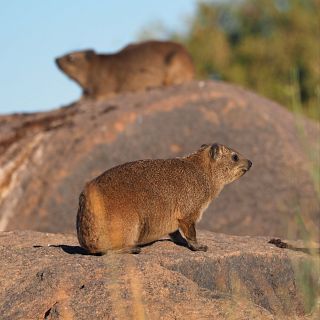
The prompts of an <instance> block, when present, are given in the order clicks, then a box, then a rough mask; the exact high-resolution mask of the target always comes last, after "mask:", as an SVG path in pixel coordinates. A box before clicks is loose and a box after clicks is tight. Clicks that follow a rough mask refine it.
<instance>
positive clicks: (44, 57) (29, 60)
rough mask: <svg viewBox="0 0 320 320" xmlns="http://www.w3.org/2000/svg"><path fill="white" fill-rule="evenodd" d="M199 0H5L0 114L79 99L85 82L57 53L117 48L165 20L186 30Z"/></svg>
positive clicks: (0, 14)
mask: <svg viewBox="0 0 320 320" xmlns="http://www.w3.org/2000/svg"><path fill="white" fill-rule="evenodd" d="M196 3H197V1H196V0H161V1H150V0H116V1H114V0H90V1H89V0H51V1H48V0H46V1H44V0H26V1H17V0H12V1H8V0H7V1H5V0H0V8H1V11H0V26H1V28H0V43H1V51H0V88H1V91H0V92H1V98H0V113H1V114H4V113H12V112H32V111H44V110H48V109H52V108H56V107H59V106H62V105H65V104H68V103H70V102H72V101H74V100H76V99H77V98H78V97H79V96H80V94H81V90H80V87H78V85H77V84H76V83H74V82H72V81H71V80H69V79H68V78H67V77H66V76H65V75H64V74H63V73H61V72H60V71H59V70H58V69H57V67H56V66H55V64H54V58H55V57H57V56H59V55H62V54H64V53H66V52H68V51H72V50H77V49H85V48H93V49H95V50H96V51H98V52H110V51H116V50H118V49H120V48H121V47H123V46H124V45H126V44H127V43H129V42H132V41H135V40H136V39H137V37H138V35H139V34H140V31H141V30H142V29H143V28H146V27H148V26H149V25H150V26H152V25H154V24H155V23H157V22H161V23H162V24H163V25H164V26H165V27H166V28H168V29H169V30H177V29H181V30H183V27H184V26H185V22H186V20H187V18H188V17H190V16H192V13H193V12H194V10H195V7H196Z"/></svg>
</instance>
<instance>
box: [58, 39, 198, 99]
mask: <svg viewBox="0 0 320 320" xmlns="http://www.w3.org/2000/svg"><path fill="white" fill-rule="evenodd" d="M56 63H57V65H58V67H59V68H60V69H61V70H62V71H63V72H64V73H66V74H67V75H68V76H69V77H70V78H71V79H73V80H74V81H76V82H77V83H78V84H79V85H80V86H81V87H82V88H83V95H84V97H89V98H93V99H103V98H107V97H110V96H112V95H114V94H117V93H120V92H126V91H140V90H145V89H148V88H151V87H159V86H169V85H173V84H179V83H183V82H186V81H189V80H192V79H193V77H194V66H193V63H192V60H191V57H190V55H189V54H188V52H187V51H186V49H185V48H184V47H183V46H181V45H180V44H178V43H174V42H169V41H164V42H161V41H147V42H142V43H137V44H131V45H129V46H127V47H125V48H124V49H122V50H121V51H119V52H117V53H114V54H103V55H102V54H96V53H95V52H94V51H93V50H86V51H76V52H71V53H69V54H66V55H64V56H62V57H59V58H57V59H56Z"/></svg>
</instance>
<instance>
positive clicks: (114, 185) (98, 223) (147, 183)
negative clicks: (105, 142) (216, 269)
mask: <svg viewBox="0 0 320 320" xmlns="http://www.w3.org/2000/svg"><path fill="white" fill-rule="evenodd" d="M251 166H252V162H251V161H250V160H248V159H246V158H244V157H243V156H242V155H241V154H240V153H238V152H237V151H235V150H232V149H230V148H228V147H226V146H224V145H221V144H218V143H214V144H212V145H202V146H201V148H200V149H199V150H197V151H196V152H194V153H192V154H190V155H187V156H185V157H181V158H175V159H165V160H164V159H158V160H139V161H134V162H129V163H125V164H122V165H119V166H117V167H113V168H111V169H109V170H107V171H105V172H104V173H102V174H101V175H100V176H98V177H96V178H95V179H93V180H92V181H90V182H88V183H87V184H86V186H85V188H84V190H83V192H82V193H81V194H80V198H79V209H78V214H77V234H78V239H79V243H80V245H81V246H82V247H83V248H85V249H87V250H88V251H89V252H90V253H106V252H107V251H109V250H114V251H118V252H132V253H137V252H139V251H140V247H139V245H141V244H145V243H149V242H151V241H154V240H157V239H159V238H161V237H163V236H164V235H167V234H169V235H171V238H172V239H174V237H173V236H176V235H177V233H179V232H180V231H181V232H182V235H183V237H184V238H185V240H186V241H187V243H188V247H189V248H190V249H191V250H201V251H206V250H207V246H205V245H202V244H199V243H198V242H197V238H196V229H195V224H196V222H197V221H199V220H200V219H201V216H202V214H203V212H204V210H205V209H206V208H207V207H208V205H209V204H210V202H211V201H212V200H213V199H214V198H216V197H217V196H218V195H219V193H220V192H221V190H222V189H223V187H224V186H225V185H226V184H228V183H231V182H232V181H235V180H237V179H239V178H240V177H241V176H243V175H244V174H245V173H246V172H247V171H248V170H249V169H250V167H251Z"/></svg>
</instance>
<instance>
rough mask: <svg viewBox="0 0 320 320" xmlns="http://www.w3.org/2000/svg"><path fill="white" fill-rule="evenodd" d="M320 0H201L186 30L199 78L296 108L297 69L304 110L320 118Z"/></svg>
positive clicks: (177, 36) (179, 37)
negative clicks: (294, 78) (293, 91)
mask: <svg viewBox="0 0 320 320" xmlns="http://www.w3.org/2000/svg"><path fill="white" fill-rule="evenodd" d="M319 4H320V1H319V0H243V1H222V2H211V1H200V2H199V3H198V7H197V11H196V13H195V15H194V17H193V18H192V19H191V21H190V24H189V27H188V29H187V30H186V32H185V33H183V34H172V33H171V34H170V37H171V38H172V39H175V40H178V41H180V42H182V43H184V44H185V45H186V47H187V48H188V50H189V51H190V53H191V55H192V56H193V58H194V61H195V64H196V69H197V74H198V77H199V78H213V79H220V80H225V81H228V82H233V83H237V84H240V85H242V86H244V87H247V88H249V89H252V90H253V91H256V92H258V93H260V94H262V95H264V96H266V97H268V98H271V99H273V100H275V101H278V102H279V103H281V104H282V105H285V106H287V107H288V108H289V109H291V110H292V96H291V86H292V72H293V70H295V71H296V72H297V79H298V81H299V88H300V97H299V100H301V104H302V106H303V107H302V112H303V113H305V114H306V115H308V116H310V117H312V118H314V119H318V120H320V114H319V109H320V106H319V99H318V96H319V94H320V86H319V79H320V59H319V57H320V28H319V24H320V14H319V12H320V5H319Z"/></svg>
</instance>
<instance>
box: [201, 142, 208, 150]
mask: <svg viewBox="0 0 320 320" xmlns="http://www.w3.org/2000/svg"><path fill="white" fill-rule="evenodd" d="M208 147H209V145H208V144H206V143H205V144H202V145H201V147H200V148H201V149H205V148H208Z"/></svg>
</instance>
